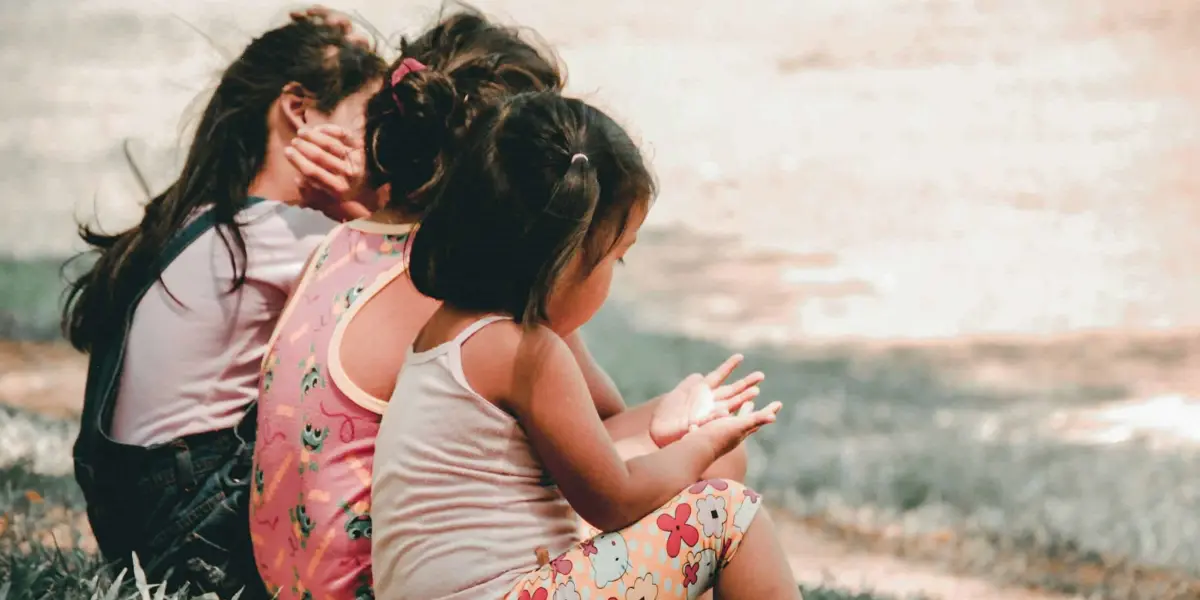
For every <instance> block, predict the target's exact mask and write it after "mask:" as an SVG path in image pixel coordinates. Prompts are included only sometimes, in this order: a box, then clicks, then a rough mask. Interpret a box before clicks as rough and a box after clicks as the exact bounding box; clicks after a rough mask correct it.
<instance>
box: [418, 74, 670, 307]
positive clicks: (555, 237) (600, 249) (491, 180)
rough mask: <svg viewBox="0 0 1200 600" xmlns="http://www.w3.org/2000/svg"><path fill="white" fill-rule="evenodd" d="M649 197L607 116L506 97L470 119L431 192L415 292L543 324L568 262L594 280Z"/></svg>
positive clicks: (538, 96) (623, 138) (572, 105)
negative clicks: (460, 144)
mask: <svg viewBox="0 0 1200 600" xmlns="http://www.w3.org/2000/svg"><path fill="white" fill-rule="evenodd" d="M654 194H655V183H654V179H653V177H652V176H651V174H650V172H649V170H648V169H647V167H646V165H645V162H644V160H643V159H642V155H641V152H640V151H639V150H638V148H637V145H636V144H634V143H633V141H632V140H631V139H630V138H629V136H628V134H626V133H625V131H624V130H623V129H622V128H621V127H620V125H618V124H617V123H616V122H614V121H613V120H612V119H611V118H610V117H609V116H608V115H606V114H605V113H604V112H602V111H600V110H599V109H597V108H595V107H592V106H590V105H588V104H587V103H585V102H583V101H581V100H576V99H572V98H564V97H562V96H560V95H559V94H557V93H553V92H538V93H529V94H521V95H517V96H513V97H511V98H509V99H507V100H505V101H503V102H501V103H500V104H498V105H496V106H494V107H492V108H490V109H488V110H487V111H485V112H484V113H482V114H481V115H480V116H479V117H478V118H477V119H476V120H475V123H474V124H473V125H472V127H471V131H470V133H469V134H468V135H467V137H466V139H465V140H464V142H463V147H462V149H461V150H460V151H459V153H458V155H457V156H456V157H455V159H454V161H453V162H452V164H451V166H450V168H449V171H448V174H447V176H446V180H445V181H444V182H443V183H442V185H441V186H440V187H439V188H438V189H437V191H436V193H435V195H434V196H435V197H434V199H433V202H432V204H431V206H430V207H429V209H428V211H427V213H426V215H425V218H424V220H423V221H422V224H421V230H420V232H419V233H418V234H417V235H416V238H415V240H414V243H413V249H412V255H411V257H410V261H409V272H410V274H411V277H412V281H413V283H414V284H415V285H416V287H417V289H418V290H419V291H420V292H421V293H423V294H425V295H427V296H430V297H432V298H435V299H438V300H442V301H443V302H445V303H447V304H449V305H451V306H454V307H456V308H459V309H463V310H470V311H480V312H497V313H502V314H509V315H512V316H513V318H514V319H515V320H516V321H517V322H520V323H525V324H526V325H529V326H532V325H536V324H540V323H545V322H546V321H547V319H548V315H547V306H548V300H549V296H550V292H551V291H552V290H553V289H554V288H555V286H556V285H557V284H558V283H559V279H560V278H561V276H562V275H563V272H564V269H565V268H566V267H567V265H568V263H569V262H570V261H571V260H572V258H574V257H576V256H577V255H578V256H580V258H581V263H580V267H581V269H582V271H581V274H583V275H586V274H587V273H590V272H591V270H592V269H593V268H595V266H596V265H597V264H599V263H600V261H601V260H602V259H603V258H604V257H605V256H606V255H607V254H608V252H609V251H610V250H612V249H613V247H614V246H615V245H616V244H617V242H618V241H619V240H620V239H621V237H622V234H623V233H624V231H625V227H626V224H627V223H628V222H629V218H630V216H631V215H632V214H633V213H634V212H635V211H637V210H646V209H648V207H649V202H650V201H651V200H652V199H653V197H654Z"/></svg>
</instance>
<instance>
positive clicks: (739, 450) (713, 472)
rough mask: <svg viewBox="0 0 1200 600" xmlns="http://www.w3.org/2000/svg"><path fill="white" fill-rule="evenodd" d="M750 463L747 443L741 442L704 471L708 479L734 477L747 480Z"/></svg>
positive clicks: (733, 478)
mask: <svg viewBox="0 0 1200 600" xmlns="http://www.w3.org/2000/svg"><path fill="white" fill-rule="evenodd" d="M749 463H750V458H749V455H748V453H747V452H746V445H745V444H739V445H738V447H736V448H734V449H733V450H732V451H730V452H729V453H728V454H726V455H725V456H722V457H721V458H720V459H718V460H717V462H714V463H713V464H712V466H710V467H709V468H708V470H707V471H705V472H704V477H705V478H706V479H732V480H733V481H746V471H747V469H748V465H749Z"/></svg>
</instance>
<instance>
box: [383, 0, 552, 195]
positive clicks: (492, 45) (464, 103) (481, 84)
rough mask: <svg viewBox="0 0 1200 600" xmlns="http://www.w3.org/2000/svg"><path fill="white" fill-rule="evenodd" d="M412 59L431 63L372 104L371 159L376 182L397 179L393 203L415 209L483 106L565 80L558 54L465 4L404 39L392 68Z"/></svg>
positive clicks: (441, 174)
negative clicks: (422, 31) (433, 24)
mask: <svg viewBox="0 0 1200 600" xmlns="http://www.w3.org/2000/svg"><path fill="white" fill-rule="evenodd" d="M405 59H415V60H416V61H418V62H420V63H421V64H423V65H424V66H425V69H424V70H420V71H415V72H412V73H409V74H407V75H405V76H404V77H403V78H401V79H400V80H399V81H397V82H396V84H395V85H388V84H385V85H384V88H383V89H382V90H381V91H380V92H379V93H377V94H375V96H374V97H372V98H371V100H370V101H369V102H368V103H367V122H366V131H365V141H366V158H367V160H366V164H367V180H368V182H369V184H370V185H372V186H373V187H376V188H378V187H382V186H383V185H384V184H390V192H389V201H388V207H390V208H393V209H396V210H399V211H402V212H405V213H408V214H411V215H414V216H419V215H420V214H421V213H422V212H423V211H424V209H425V206H426V199H427V197H428V195H429V191H430V190H432V189H433V188H435V187H436V186H437V185H438V184H439V183H440V182H441V181H442V179H443V178H444V176H445V172H446V162H447V161H448V160H449V157H450V156H451V155H452V154H453V153H454V152H455V150H456V148H457V146H458V145H459V142H460V141H461V139H462V137H463V135H464V134H465V133H466V131H467V129H468V127H469V126H470V124H471V122H472V121H473V120H474V119H475V118H476V117H477V116H478V115H479V114H480V113H481V112H482V111H483V110H485V109H486V108H487V107H489V106H492V105H493V104H495V103H497V102H499V101H500V100H501V99H503V98H505V97H507V96H509V95H512V94H516V93H520V92H530V91H539V90H560V89H562V87H563V83H564V77H563V75H562V73H561V70H560V68H559V65H558V62H557V60H556V59H555V57H554V56H553V55H552V54H551V53H549V52H548V51H543V50H539V49H538V48H537V47H535V46H534V45H532V44H531V43H530V42H528V41H526V40H525V39H522V36H521V32H520V31H518V30H517V29H515V28H512V27H505V26H502V25H498V24H496V23H493V22H491V21H489V20H488V19H487V18H486V17H484V16H483V15H482V14H480V13H479V12H477V11H475V10H473V9H470V8H465V7H464V8H460V9H459V10H458V11H457V12H456V13H454V14H452V15H450V16H448V17H444V18H442V19H441V20H440V21H439V22H438V24H437V25H435V26H434V27H433V28H432V29H430V30H429V31H427V32H425V33H424V34H422V35H421V36H420V37H418V38H416V39H414V40H411V41H410V40H407V39H403V40H401V42H400V57H399V58H397V59H396V62H395V63H393V64H392V66H391V69H390V72H392V73H394V72H395V71H396V69H397V68H398V67H400V65H401V62H402V61H404V60H405Z"/></svg>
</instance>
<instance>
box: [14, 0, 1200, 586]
mask: <svg viewBox="0 0 1200 600" xmlns="http://www.w3.org/2000/svg"><path fill="white" fill-rule="evenodd" d="M326 4H328V5H329V6H331V7H333V8H337V9H340V10H344V11H347V12H351V13H353V14H356V15H357V16H359V17H360V18H361V19H362V20H364V21H365V22H366V23H369V24H370V25H371V26H373V27H374V28H376V29H377V30H378V31H379V32H382V34H383V35H384V36H390V37H391V39H392V40H393V41H394V40H395V39H397V38H396V35H397V34H400V33H404V32H416V31H419V30H420V29H421V28H423V27H424V26H426V25H428V24H429V23H430V22H431V21H432V20H433V19H434V18H435V17H436V14H437V12H438V9H439V6H438V4H437V3H436V2H434V1H429V2H405V3H390V2H383V1H379V0H344V1H341V2H327V3H326ZM475 5H476V6H478V7H479V8H482V9H483V10H484V11H485V12H488V13H489V14H491V15H493V16H496V17H499V18H501V19H502V20H506V21H510V22H515V23H519V24H522V25H526V26H529V27H531V28H533V29H535V30H536V31H537V32H538V33H540V34H541V36H542V37H543V38H544V39H545V40H546V42H547V43H549V44H550V45H552V46H553V47H554V48H555V49H556V50H557V52H558V53H559V55H560V56H561V57H562V59H563V61H564V62H565V63H566V65H567V67H568V71H569V73H570V89H571V91H572V93H574V94H576V95H580V96H583V97H585V98H587V99H588V100H590V101H592V102H594V103H596V104H598V105H600V106H603V107H605V108H606V109H608V110H609V111H610V112H611V113H612V114H613V115H614V116H616V117H618V118H619V120H621V121H622V122H623V123H624V124H626V125H627V126H628V127H629V128H630V129H631V130H632V131H633V132H636V134H637V136H638V137H639V139H640V140H641V141H642V143H643V144H644V147H645V148H646V149H647V152H648V154H649V156H650V157H651V158H652V161H653V165H654V167H655V169H656V171H657V174H658V176H659V178H660V179H661V189H662V194H661V196H660V198H659V199H658V201H657V203H656V205H655V207H654V209H653V211H652V212H651V215H650V218H649V221H648V225H647V227H648V229H647V230H646V231H645V232H644V235H643V236H642V241H641V242H640V243H639V245H638V246H637V247H636V249H635V250H634V251H633V252H632V253H631V254H630V256H629V258H628V261H627V262H628V265H627V266H626V267H625V269H624V270H623V271H622V273H621V274H620V276H619V280H618V283H617V286H616V289H615V291H614V298H613V299H612V300H611V301H610V302H609V305H608V306H607V307H606V309H605V311H604V312H602V313H601V315H600V316H599V317H598V319H597V320H596V321H594V322H593V323H592V324H590V325H589V327H588V329H587V334H588V336H589V341H590V343H591V344H592V346H593V349H594V351H595V353H596V354H597V356H598V358H599V359H600V360H601V362H602V363H603V364H604V365H605V366H606V367H607V368H608V370H609V372H610V373H612V374H613V376H614V378H615V379H616V380H617V381H618V383H619V384H620V385H621V387H622V389H623V390H624V392H625V393H626V397H627V398H628V399H629V400H640V399H645V398H649V397H652V396H655V395H657V394H659V393H661V392H663V391H665V390H667V389H669V388H670V387H672V386H673V385H674V384H675V383H676V382H678V381H679V380H680V379H682V378H683V377H684V376H686V375H687V374H688V373H690V372H693V371H702V370H708V369H710V368H711V367H712V366H714V365H716V364H717V362H719V360H720V359H722V358H724V357H725V356H727V355H728V354H729V353H731V352H734V351H738V352H745V353H746V354H747V356H748V361H747V362H748V365H749V366H750V368H755V369H761V370H764V371H765V372H766V373H767V381H766V383H765V385H764V395H765V396H766V397H769V398H770V399H778V400H782V401H783V402H784V403H785V409H784V412H783V413H782V414H781V418H780V421H779V423H778V424H776V425H774V426H772V427H771V428H768V429H766V430H763V431H762V432H760V433H759V434H757V436H756V438H755V439H754V440H753V444H754V445H753V463H752V469H751V470H752V473H751V475H752V480H753V483H754V484H755V485H756V486H757V487H759V488H760V489H761V490H762V491H764V492H765V493H768V494H770V496H769V497H770V498H771V500H772V501H773V503H774V504H775V505H777V506H778V507H779V512H780V514H781V521H782V525H781V527H782V528H783V529H784V530H785V534H786V535H785V538H786V542H787V543H786V545H787V546H788V551H789V553H790V554H791V557H792V560H793V565H794V568H795V569H796V573H797V576H798V578H799V579H801V580H802V581H809V582H817V583H820V582H822V581H829V580H833V581H835V582H836V584H837V585H839V586H842V587H844V588H847V589H850V588H855V589H866V588H870V589H873V590H875V591H876V592H873V593H880V594H893V595H898V596H902V595H905V594H923V595H925V596H927V597H931V598H932V597H941V598H951V599H959V598H963V599H974V598H980V599H989V598H995V599H1008V598H1012V599H1040V598H1059V597H1061V598H1069V597H1087V598H1200V468H1198V467H1197V465H1198V464H1200V463H1198V462H1197V458H1200V453H1198V451H1197V449H1198V448H1200V335H1197V332H1198V331H1200V258H1198V257H1200V235H1198V234H1197V232H1198V231H1200V201H1198V200H1200V72H1198V71H1197V70H1196V68H1195V66H1193V67H1187V66H1186V65H1187V62H1189V59H1192V58H1194V57H1195V56H1196V55H1197V50H1198V49H1200V2H1197V0H1056V1H1054V2H1038V1H1034V0H975V1H969V0H806V1H805V2H798V1H794V0H745V1H743V2H738V3H734V4H731V3H729V2H719V1H717V0H690V1H687V2H683V1H680V0H658V1H656V2H653V3H651V2H644V1H641V0H608V1H607V2H603V3H591V4H586V5H585V4H580V3H574V2H561V1H551V0H479V1H477V2H476V3H475ZM302 6H304V4H303V3H284V2H276V1H270V2H258V3H255V4H253V5H248V4H243V3H235V2H233V1H231V0H230V1H224V0H204V1H196V2H192V3H189V4H187V5H183V4H178V5H175V4H172V3H167V2H165V1H153V0H89V1H88V2H83V1H82V0H39V1H38V2H26V3H12V4H11V5H6V6H5V8H4V11H3V14H2V15H0V80H2V81H4V82H5V85H4V86H3V87H4V90H3V92H0V192H2V194H0V203H2V208H3V210H2V211H0V338H3V340H2V341H0V438H3V442H0V469H2V470H0V478H6V479H5V480H4V481H0V488H4V489H7V492H4V493H7V494H8V495H7V496H2V497H0V511H4V514H5V516H4V518H3V519H0V540H2V539H4V536H6V535H7V536H9V538H10V541H11V539H18V544H21V543H25V544H28V542H29V541H30V540H34V541H39V540H40V541H42V542H46V541H47V540H49V541H50V542H53V543H57V544H59V545H60V546H70V547H74V546H77V545H79V544H82V545H83V547H84V548H85V549H86V548H87V539H86V532H85V531H84V532H81V531H79V529H81V527H80V525H79V524H80V522H81V521H80V518H79V513H78V508H79V504H78V498H77V492H74V491H73V490H72V488H71V483H70V479H69V475H70V461H69V444H70V441H71V439H72V438H73V435H74V429H73V427H74V425H73V423H72V418H73V417H74V416H75V415H77V413H78V408H79V403H80V400H81V390H82V383H83V373H84V370H83V361H82V358H81V357H79V356H78V355H75V354H74V353H72V352H71V351H69V350H68V349H64V348H63V346H62V345H60V344H58V343H56V342H55V340H57V339H58V329H57V314H58V308H59V305H58V301H59V294H60V293H61V290H62V281H61V277H60V267H61V265H62V263H63V260H64V259H66V258H68V257H70V256H71V255H72V254H73V253H75V252H77V251H79V250H80V249H81V247H80V246H79V244H78V242H77V240H76V237H75V235H74V232H75V227H76V223H77V222H78V221H85V222H96V221H98V222H99V223H100V224H102V225H103V226H104V227H106V228H109V229H110V230H116V229H120V228H124V227H127V226H129V225H131V224H132V223H134V222H136V221H137V220H138V219H139V218H140V204H141V202H142V201H143V200H144V194H143V192H142V191H141V190H140V188H139V187H138V185H137V184H136V180H135V179H134V177H133V176H132V174H131V171H130V169H129V168H128V166H127V162H126V155H127V154H128V155H129V156H132V157H133V159H134V160H135V161H136V162H137V164H138V165H139V167H140V168H141V169H142V170H143V171H144V172H145V173H146V174H147V176H148V178H149V179H150V181H151V183H152V185H153V187H154V189H155V190H156V191H157V190H158V189H160V188H161V187H162V186H164V185H165V184H166V183H168V182H169V181H170V180H171V179H172V178H173V176H174V169H175V168H176V167H177V165H178V162H179V160H180V158H181V156H180V149H181V148H182V147H183V144H182V143H181V140H186V139H187V134H188V129H187V125H188V124H189V123H190V120H189V118H190V117H193V116H194V114H195V113H194V110H193V109H194V104H195V103H196V102H203V101H204V100H205V99H206V98H205V93H206V91H208V90H210V89H211V88H210V86H211V85H213V84H214V83H215V81H216V74H217V73H218V72H219V70H220V69H221V68H222V67H223V66H224V65H225V64H226V62H227V61H228V60H229V59H230V58H231V57H232V56H234V55H236V54H237V53H238V52H240V50H241V47H242V46H243V45H244V44H245V43H247V42H248V41H249V40H250V39H251V38H252V37H253V36H255V35H257V34H258V33H261V32H262V31H265V30H266V29H269V28H271V27H274V26H277V25H279V24H282V23H283V22H284V19H286V13H287V10H288V9H294V8H298V7H302ZM35 484H36V485H35ZM38 486H42V487H45V488H46V489H51V490H59V492H60V496H59V497H58V499H54V498H51V497H50V496H49V495H47V494H48V492H46V491H44V490H42V489H41V488H40V487H39V488H38V489H37V490H33V489H32V488H34V487H38ZM27 488H28V489H27ZM72 494H74V495H72ZM4 503H7V504H8V506H5V504H4ZM782 515H786V516H785V517H784V516H782ZM17 525H21V527H17ZM18 529H20V531H19V532H17V533H14V532H16V531H17V530H18ZM13 536H16V537H15V538H14V537H13ZM21 536H24V537H21ZM0 562H2V561H0ZM2 571H3V568H2V564H0V572H2ZM864 597H866V596H864ZM872 597H874V596H872Z"/></svg>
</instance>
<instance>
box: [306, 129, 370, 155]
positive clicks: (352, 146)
mask: <svg viewBox="0 0 1200 600" xmlns="http://www.w3.org/2000/svg"><path fill="white" fill-rule="evenodd" d="M296 139H301V140H304V141H306V142H309V143H312V144H313V145H315V146H317V147H319V148H321V149H322V150H324V151H326V152H328V153H330V154H333V155H336V156H341V157H345V156H347V155H349V154H350V153H351V152H353V151H354V150H358V149H361V148H362V139H360V138H359V136H357V135H355V134H353V133H351V132H349V131H346V129H345V128H342V127H338V126H337V125H333V124H330V123H326V124H324V125H317V126H316V127H305V128H303V129H301V130H300V131H298V132H296Z"/></svg>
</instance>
